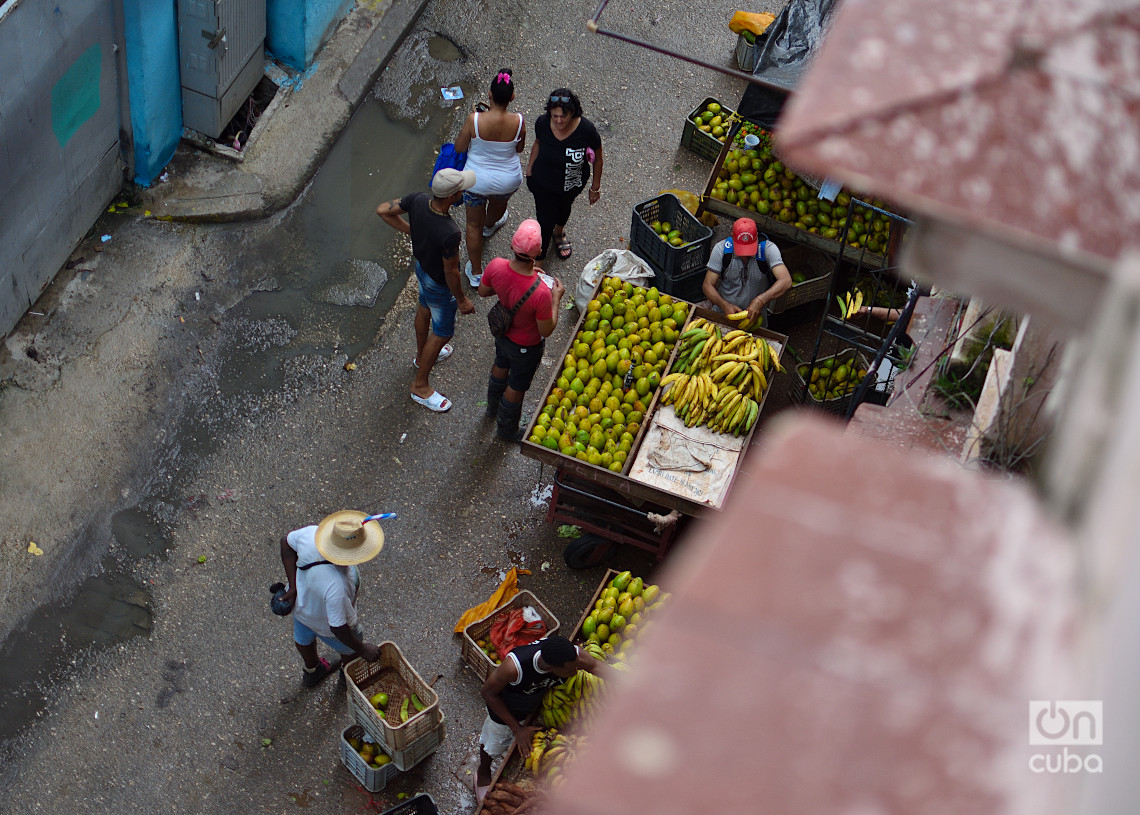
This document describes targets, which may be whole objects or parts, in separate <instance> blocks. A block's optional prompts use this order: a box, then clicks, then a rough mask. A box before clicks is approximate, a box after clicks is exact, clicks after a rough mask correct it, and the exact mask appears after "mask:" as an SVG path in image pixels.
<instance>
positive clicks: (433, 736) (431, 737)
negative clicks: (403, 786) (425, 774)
mask: <svg viewBox="0 0 1140 815" xmlns="http://www.w3.org/2000/svg"><path fill="white" fill-rule="evenodd" d="M446 724H447V717H446V716H444V717H442V718H441V719H440V722H439V725H438V726H437V727H436V728H435V729H434V730H432V731H431V732H430V733H428V734H427V735H426V736H420V737H419V738H418V739H416V740H415V741H413V742H412V743H411V745H410V746H409V747H406V748H405V749H403V750H393V751H392V752H391V753H390V755H391V756H392V763H393V764H394V765H396V768H397V769H398V770H400V772H407V771H408V770H410V769H412V767H415V766H416V765H417V764H419V763H420V762H421V761H423V760H424V759H425V758H427V757H428V756H430V755H431V754H432V753H434V752H435V751H436V750H438V749H439V746H440V745H441V744H443V739H444V737H445V736H446V735H447V729H446Z"/></svg>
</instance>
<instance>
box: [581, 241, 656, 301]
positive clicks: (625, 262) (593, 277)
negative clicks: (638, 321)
mask: <svg viewBox="0 0 1140 815" xmlns="http://www.w3.org/2000/svg"><path fill="white" fill-rule="evenodd" d="M603 277H616V278H619V279H621V280H628V281H629V282H630V283H632V284H633V285H635V286H646V287H648V286H652V285H653V269H651V268H650V267H649V264H648V263H646V262H645V261H644V260H642V259H641V258H639V257H638V256H637V255H635V254H634V253H633V252H631V251H630V250H628V249H607V250H605V251H604V252H602V253H601V254H600V255H598V256H597V257H595V258H594V259H593V260H591V261H590V262H589V263H587V264H586V266H585V268H583V269H582V276H581V277H579V278H578V288H577V289H576V290H575V292H574V305H576V306H577V307H578V311H585V310H586V306H587V305H589V303H590V298H591V297H593V296H594V289H595V288H597V286H598V281H599V280H601V279H602V278H603Z"/></svg>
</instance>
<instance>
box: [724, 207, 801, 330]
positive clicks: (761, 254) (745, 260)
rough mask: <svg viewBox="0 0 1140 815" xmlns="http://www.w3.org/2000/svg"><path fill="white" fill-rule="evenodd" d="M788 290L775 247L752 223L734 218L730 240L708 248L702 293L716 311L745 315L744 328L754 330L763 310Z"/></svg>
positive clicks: (788, 280)
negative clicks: (709, 251) (748, 327)
mask: <svg viewBox="0 0 1140 815" xmlns="http://www.w3.org/2000/svg"><path fill="white" fill-rule="evenodd" d="M791 287H792V275H791V273H790V272H789V271H788V267H787V266H786V265H785V264H784V258H783V256H782V255H781V254H780V250H779V249H777V248H776V244H774V243H772V242H771V241H770V240H768V239H767V237H766V236H763V235H760V234H759V233H758V232H757V230H756V222H755V221H754V220H752V219H751V218H737V219H736V223H734V224H733V225H732V237H731V238H725V239H724V240H723V241H721V242H720V243H718V244H717V245H716V246H714V247H713V248H712V253H711V254H710V255H709V263H708V270H707V271H706V272H705V281H704V284H703V286H702V290H703V292H704V295H705V297H707V298H708V300H709V303H710V304H712V306H713V307H714V308H715V309H717V310H718V311H721V312H723V313H725V314H734V313H736V312H740V311H747V312H748V323H747V325H749V326H751V327H755V326H758V325H760V324H761V322H760V319H761V318H762V317H763V316H764V315H765V314H766V311H765V308H766V306H767V305H768V304H769V303H771V302H772V301H773V300H775V299H776V298H777V297H779V296H780V295H781V294H783V293H784V292H786V291H787V290H788V289H790V288H791Z"/></svg>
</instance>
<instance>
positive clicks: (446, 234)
mask: <svg viewBox="0 0 1140 815" xmlns="http://www.w3.org/2000/svg"><path fill="white" fill-rule="evenodd" d="M431 201H432V197H431V196H430V195H428V194H427V193H426V192H413V193H411V194H409V195H405V196H404V197H403V198H401V199H400V209H402V210H404V212H406V213H408V223H409V224H411V225H412V254H413V255H414V256H415V258H416V260H417V261H419V264H420V267H421V268H422V269H423V270H424V271H425V272H426V273H427V275H428V277H430V278H431V279H432V280H434V281H435V282H436V283H438V284H440V285H441V286H443V287H445V288H446V287H447V275H445V274H444V273H443V260H444V258H453V257H455V256H456V255H458V254H459V241H460V239H461V238H462V237H463V230H461V229H460V228H459V224H457V223H455V221H454V220H452V218H451V216H450V215H440V214H439V213H438V212H436V211H435V210H434V209H432V208H431Z"/></svg>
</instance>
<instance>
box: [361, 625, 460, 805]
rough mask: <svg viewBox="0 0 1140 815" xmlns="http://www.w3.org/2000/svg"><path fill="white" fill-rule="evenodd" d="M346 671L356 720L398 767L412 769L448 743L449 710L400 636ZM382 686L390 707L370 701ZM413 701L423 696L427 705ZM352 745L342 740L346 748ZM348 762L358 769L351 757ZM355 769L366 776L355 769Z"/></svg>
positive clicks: (422, 698) (385, 643) (399, 768)
mask: <svg viewBox="0 0 1140 815" xmlns="http://www.w3.org/2000/svg"><path fill="white" fill-rule="evenodd" d="M344 675H345V678H346V680H347V685H348V709H349V712H350V714H351V716H352V720H353V721H354V722H355V723H356V724H357V725H358V726H359V727H360V728H361V729H362V730H363V731H364V732H365V733H367V734H368V736H369V737H371V740H372V741H373V742H375V743H376V744H377V745H379V746H380V747H381V748H382V749H383V750H384V752H385V753H387V754H388V756H390V757H391V759H392V764H393V765H394V766H395V767H396V768H397V769H398V770H401V771H403V770H410V769H411V768H412V767H414V766H415V765H416V764H418V763H420V762H421V761H423V760H424V759H425V758H427V757H428V756H429V755H431V754H432V753H434V752H435V751H436V749H438V748H439V745H440V744H442V743H443V738H444V735H445V732H444V716H443V712H442V711H441V710H440V708H439V697H438V696H436V693H435V691H434V690H432V688H431V686H430V685H428V684H427V683H426V682H424V680H423V678H422V677H421V676H420V675H419V674H418V673H417V672H416V669H415V668H413V667H412V666H411V664H409V663H408V661H407V660H406V659H405V658H404V655H403V653H402V652H401V651H400V649H399V647H398V646H397V645H396V644H395V643H394V642H382V643H380V657H379V658H378V659H377V660H376V661H375V662H367V661H365V660H363V659H354V660H353V661H352V662H350V663H348V665H346V666H345V668H344ZM380 692H383V693H386V694H387V695H388V699H389V701H388V705H387V708H386V709H385V710H384V711H379V710H377V709H376V708H374V707H373V706H372V703H371V702H370V701H369V699H371V698H372V697H373V696H375V695H376V694H377V693H380ZM413 696H414V700H413ZM404 700H408V710H407V712H408V717H407V720H406V721H400V719H401V715H400V709H401V707H403V703H404ZM413 701H419V702H420V705H421V707H422V709H417V708H416V707H415V706H414V705H413V704H412V702H413ZM393 720H394V722H393ZM343 740H344V738H343V737H342V741H343ZM346 746H347V745H342V752H343V750H344V748H345V747H346ZM349 749H350V750H351V748H349ZM345 766H346V767H348V768H349V770H353V767H352V766H351V765H350V764H349V762H348V760H346V761H345ZM353 774H354V775H356V776H357V778H358V779H360V776H359V775H357V773H356V772H355V771H354V772H353ZM361 783H364V781H363V779H361ZM365 786H367V784H365ZM373 791H375V790H373Z"/></svg>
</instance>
